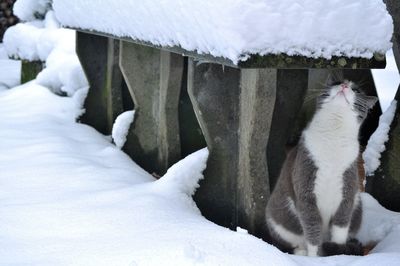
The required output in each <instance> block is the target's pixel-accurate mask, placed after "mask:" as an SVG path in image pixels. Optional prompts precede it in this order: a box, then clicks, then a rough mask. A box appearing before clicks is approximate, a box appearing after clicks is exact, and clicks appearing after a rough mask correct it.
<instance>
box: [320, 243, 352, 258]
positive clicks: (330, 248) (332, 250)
mask: <svg viewBox="0 0 400 266" xmlns="http://www.w3.org/2000/svg"><path fill="white" fill-rule="evenodd" d="M345 251H346V245H345V244H337V243H334V242H325V243H323V244H322V254H323V255H324V256H334V255H339V254H345Z"/></svg>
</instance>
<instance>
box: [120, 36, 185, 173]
mask: <svg viewBox="0 0 400 266" xmlns="http://www.w3.org/2000/svg"><path fill="white" fill-rule="evenodd" d="M120 48H121V50H120V53H121V56H120V66H121V70H122V73H123V76H124V77H125V81H126V82H127V85H128V88H129V91H130V93H131V95H132V97H133V100H134V104H135V110H136V111H135V120H134V122H133V124H132V126H131V128H130V131H129V134H128V136H127V142H126V144H125V146H124V150H125V151H126V152H127V153H128V154H129V155H130V156H131V157H132V158H133V160H134V161H135V162H136V163H138V164H139V165H140V166H142V167H143V168H144V169H146V170H147V171H149V172H151V173H153V172H154V173H156V174H158V175H162V174H164V173H165V172H166V170H167V169H168V167H169V166H171V165H172V164H173V163H175V162H176V161H178V160H179V159H180V139H179V119H178V105H179V94H180V90H181V84H182V76H183V67H184V58H183V57H182V56H181V55H178V54H172V53H169V52H165V51H160V50H158V49H154V48H151V47H146V46H140V45H137V44H133V43H127V42H121V47H120Z"/></svg>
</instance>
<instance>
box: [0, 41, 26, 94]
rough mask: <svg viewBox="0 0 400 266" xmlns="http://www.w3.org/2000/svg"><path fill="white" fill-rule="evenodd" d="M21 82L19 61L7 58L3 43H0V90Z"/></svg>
mask: <svg viewBox="0 0 400 266" xmlns="http://www.w3.org/2000/svg"><path fill="white" fill-rule="evenodd" d="M20 82H21V62H20V61H16V60H10V59H8V56H7V52H6V51H5V49H4V45H3V44H2V43H0V91H1V90H4V89H7V88H12V87H14V86H16V85H18V84H20Z"/></svg>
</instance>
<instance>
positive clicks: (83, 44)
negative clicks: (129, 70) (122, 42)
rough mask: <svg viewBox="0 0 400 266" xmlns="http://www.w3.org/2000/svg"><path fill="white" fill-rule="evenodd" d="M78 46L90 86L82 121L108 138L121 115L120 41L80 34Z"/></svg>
mask: <svg viewBox="0 0 400 266" xmlns="http://www.w3.org/2000/svg"><path fill="white" fill-rule="evenodd" d="M76 42H77V45H76V50H77V54H78V57H79V60H80V62H81V64H82V67H83V70H84V71H85V74H86V78H87V79H88V81H89V85H90V89H89V93H88V96H87V97H86V100H85V104H84V106H85V109H86V112H85V114H84V115H83V116H82V117H81V121H82V122H83V123H85V124H88V125H90V126H92V127H94V128H95V129H97V130H98V131H99V132H101V133H103V134H106V135H109V134H111V129H112V125H113V122H114V120H115V118H116V116H117V115H118V114H119V113H121V112H122V97H121V83H122V76H121V73H120V70H119V66H118V55H119V46H118V41H116V40H113V39H110V38H106V37H102V36H98V35H93V34H87V33H83V32H77V39H76Z"/></svg>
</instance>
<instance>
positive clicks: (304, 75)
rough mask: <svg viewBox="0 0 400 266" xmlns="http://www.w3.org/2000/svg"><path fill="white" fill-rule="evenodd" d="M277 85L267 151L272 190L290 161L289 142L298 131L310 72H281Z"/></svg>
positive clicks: (288, 70) (279, 71) (278, 75)
mask: <svg viewBox="0 0 400 266" xmlns="http://www.w3.org/2000/svg"><path fill="white" fill-rule="evenodd" d="M276 82H277V86H276V88H277V92H276V103H275V108H274V115H273V118H272V127H271V132H270V137H269V142H268V149H267V159H268V163H269V167H268V171H269V177H270V184H271V189H273V187H274V185H275V183H276V181H277V179H278V177H279V173H280V171H281V167H282V164H283V162H284V160H285V158H286V152H287V151H286V146H287V144H288V141H289V138H290V136H291V135H292V134H293V132H294V131H295V130H296V128H295V126H294V125H295V122H296V120H297V118H298V116H299V113H300V110H301V107H302V105H303V102H304V97H305V95H306V92H307V88H308V70H302V69H279V70H278V74H277V81H276Z"/></svg>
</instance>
